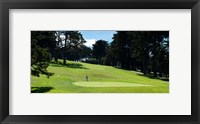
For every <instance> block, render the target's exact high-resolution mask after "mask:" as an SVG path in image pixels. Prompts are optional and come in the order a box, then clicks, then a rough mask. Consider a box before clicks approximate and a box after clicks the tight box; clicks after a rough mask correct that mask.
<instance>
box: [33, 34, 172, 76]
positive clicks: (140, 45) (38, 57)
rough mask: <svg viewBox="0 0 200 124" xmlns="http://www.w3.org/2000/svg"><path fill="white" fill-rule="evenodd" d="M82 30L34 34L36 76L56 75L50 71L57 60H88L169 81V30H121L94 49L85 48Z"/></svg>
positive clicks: (101, 41) (64, 63) (96, 44)
mask: <svg viewBox="0 0 200 124" xmlns="http://www.w3.org/2000/svg"><path fill="white" fill-rule="evenodd" d="M84 43H86V41H85V40H84V38H83V36H82V34H81V33H80V32H79V31H32V32H31V71H32V75H35V76H39V75H40V74H45V75H47V76H48V77H49V76H51V75H52V73H50V72H48V71H47V67H48V64H49V62H51V60H53V59H54V61H55V62H56V63H57V62H58V59H62V60H63V63H62V64H63V65H67V60H73V61H84V62H89V63H93V64H101V65H109V66H114V67H117V68H122V69H127V70H135V71H141V72H142V73H143V74H144V75H149V76H153V77H163V76H165V77H166V78H168V76H169V32H168V31H117V32H116V34H114V35H113V41H112V42H110V43H108V41H105V40H97V41H96V42H95V44H93V47H92V48H90V47H87V46H85V45H84Z"/></svg>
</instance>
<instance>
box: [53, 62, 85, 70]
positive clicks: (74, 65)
mask: <svg viewBox="0 0 200 124" xmlns="http://www.w3.org/2000/svg"><path fill="white" fill-rule="evenodd" d="M51 66H53V67H68V68H74V69H88V68H86V67H84V66H83V65H82V64H80V63H67V64H66V65H63V64H62V63H57V64H56V63H52V65H51Z"/></svg>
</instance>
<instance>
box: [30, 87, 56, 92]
mask: <svg viewBox="0 0 200 124" xmlns="http://www.w3.org/2000/svg"><path fill="white" fill-rule="evenodd" d="M52 89H53V87H31V93H46V92H49V91H50V90H52Z"/></svg>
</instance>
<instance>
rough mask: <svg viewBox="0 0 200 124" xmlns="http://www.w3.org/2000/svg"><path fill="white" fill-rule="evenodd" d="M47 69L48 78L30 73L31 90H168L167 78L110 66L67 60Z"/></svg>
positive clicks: (151, 91)
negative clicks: (49, 75)
mask: <svg viewBox="0 0 200 124" xmlns="http://www.w3.org/2000/svg"><path fill="white" fill-rule="evenodd" d="M48 71H50V72H53V73H54V75H53V76H51V77H50V78H49V79H48V78H47V77H46V76H44V75H41V76H40V77H39V78H38V77H34V76H32V77H31V92H32V93H37V92H40V93H44V92H48V93H169V82H167V81H163V80H160V79H152V78H149V77H146V76H144V75H142V74H141V73H138V72H135V71H128V70H123V69H117V68H114V67H111V66H102V65H95V64H88V63H82V62H72V61H67V66H63V65H59V64H50V66H49V67H48ZM86 75H87V76H88V81H86V79H85V77H86Z"/></svg>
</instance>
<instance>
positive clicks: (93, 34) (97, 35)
mask: <svg viewBox="0 0 200 124" xmlns="http://www.w3.org/2000/svg"><path fill="white" fill-rule="evenodd" d="M80 32H81V34H82V35H83V38H84V39H85V40H86V41H87V42H86V43H85V45H86V46H88V47H92V44H94V43H95V41H97V40H100V39H102V40H106V41H108V42H109V43H110V42H111V41H112V37H113V34H115V33H116V31H92V30H91V31H80Z"/></svg>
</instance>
